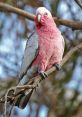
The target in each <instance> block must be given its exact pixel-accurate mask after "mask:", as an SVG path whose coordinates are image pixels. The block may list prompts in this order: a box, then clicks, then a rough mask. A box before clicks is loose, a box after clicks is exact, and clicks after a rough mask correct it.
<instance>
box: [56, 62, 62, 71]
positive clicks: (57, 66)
mask: <svg viewBox="0 0 82 117" xmlns="http://www.w3.org/2000/svg"><path fill="white" fill-rule="evenodd" d="M54 66H55V67H56V69H57V70H58V71H60V70H61V66H60V65H59V64H57V63H56V64H54Z"/></svg>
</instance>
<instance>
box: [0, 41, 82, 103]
mask: <svg viewBox="0 0 82 117" xmlns="http://www.w3.org/2000/svg"><path fill="white" fill-rule="evenodd" d="M79 49H82V43H81V44H79V45H77V46H76V47H74V48H72V49H71V50H70V51H69V52H68V53H67V54H66V55H65V57H64V58H63V60H62V62H61V66H63V65H64V64H65V63H66V62H67V61H68V60H69V59H70V57H71V56H72V55H73V54H74V53H75V52H77V51H78V50H79ZM55 71H56V68H55V67H52V68H51V69H49V70H47V71H46V74H47V75H50V74H51V73H52V72H55ZM41 81H42V79H41V77H40V76H39V75H38V76H36V77H34V78H32V79H31V80H30V82H29V84H27V85H23V86H16V87H11V88H10V89H8V91H7V94H8V93H9V92H10V91H11V90H15V89H19V90H20V92H21V91H22V90H23V91H24V90H28V89H34V88H36V87H37V85H39V83H40V82H41ZM32 82H33V85H32V84H31V83H32ZM30 84H31V85H30ZM17 95H18V94H15V95H12V96H8V95H7V96H8V99H11V100H12V99H15V96H17ZM3 102H4V100H3V99H2V98H1V99H0V103H3Z"/></svg>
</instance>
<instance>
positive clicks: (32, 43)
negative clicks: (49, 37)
mask: <svg viewBox="0 0 82 117" xmlns="http://www.w3.org/2000/svg"><path fill="white" fill-rule="evenodd" d="M37 51H38V35H37V34H36V33H33V34H32V36H31V37H30V38H29V39H28V40H27V43H26V48H25V52H24V57H23V60H22V65H21V69H20V73H19V78H20V79H22V77H23V76H24V75H25V73H26V72H27V70H28V68H29V66H30V65H31V63H32V62H33V60H34V59H35V57H36V55H37V53H38V52H37Z"/></svg>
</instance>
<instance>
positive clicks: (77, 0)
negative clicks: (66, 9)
mask: <svg viewBox="0 0 82 117" xmlns="http://www.w3.org/2000/svg"><path fill="white" fill-rule="evenodd" d="M75 2H76V3H77V4H78V5H79V7H80V8H81V9H82V3H81V1H80V0H75Z"/></svg>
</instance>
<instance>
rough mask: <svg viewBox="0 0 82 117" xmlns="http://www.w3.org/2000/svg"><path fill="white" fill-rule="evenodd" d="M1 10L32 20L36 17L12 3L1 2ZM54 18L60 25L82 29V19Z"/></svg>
mask: <svg viewBox="0 0 82 117" xmlns="http://www.w3.org/2000/svg"><path fill="white" fill-rule="evenodd" d="M0 11H5V12H12V13H16V14H18V15H21V16H23V17H25V18H28V19H29V20H32V21H33V20H34V18H35V15H33V14H31V13H29V12H27V11H24V10H21V9H19V8H15V7H13V6H11V5H8V4H4V3H1V2H0ZM53 18H54V20H55V22H56V24H58V25H65V26H68V27H70V28H73V29H76V30H77V29H79V30H81V29H82V22H80V21H72V20H64V19H59V18H57V17H53Z"/></svg>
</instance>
